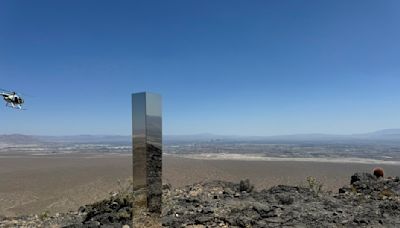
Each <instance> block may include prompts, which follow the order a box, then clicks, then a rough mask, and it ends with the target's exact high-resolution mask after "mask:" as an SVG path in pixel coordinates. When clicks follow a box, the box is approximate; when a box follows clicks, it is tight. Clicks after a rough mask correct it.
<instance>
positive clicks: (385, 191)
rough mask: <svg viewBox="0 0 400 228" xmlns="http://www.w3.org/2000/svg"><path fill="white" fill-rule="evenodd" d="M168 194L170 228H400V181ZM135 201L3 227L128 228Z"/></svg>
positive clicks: (226, 186) (205, 188) (365, 176)
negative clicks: (331, 188)
mask: <svg viewBox="0 0 400 228" xmlns="http://www.w3.org/2000/svg"><path fill="white" fill-rule="evenodd" d="M163 188H164V189H163V203H164V204H163V211H162V223H163V226H165V227H359V226H362V227H400V178H399V177H395V178H383V177H379V178H378V177H376V176H374V175H372V174H369V173H355V174H354V175H353V176H351V180H350V184H349V185H348V186H344V187H343V188H340V189H339V190H338V191H337V192H325V191H322V189H321V184H320V183H318V181H316V180H315V179H313V178H309V179H308V184H307V186H284V185H279V186H275V187H272V188H270V189H264V190H261V191H255V190H254V188H253V186H252V185H251V184H250V182H249V181H248V180H247V181H241V182H240V183H231V182H225V181H213V182H204V183H198V184H195V185H190V186H186V187H184V188H177V189H171V187H170V186H169V185H164V187H163ZM133 197H134V196H132V194H129V189H127V190H124V191H122V192H120V193H118V194H114V195H112V196H111V197H110V198H109V199H106V200H103V201H101V202H97V203H95V204H92V205H86V206H82V207H81V208H79V210H78V211H77V212H71V213H66V214H57V215H55V216H49V215H36V216H23V217H17V218H0V227H35V226H36V227H69V228H73V227H77V228H78V227H124V226H125V227H128V226H130V225H131V219H132V218H131V214H132V207H131V205H132V201H133ZM148 225H149V226H151V224H148ZM143 226H144V225H143Z"/></svg>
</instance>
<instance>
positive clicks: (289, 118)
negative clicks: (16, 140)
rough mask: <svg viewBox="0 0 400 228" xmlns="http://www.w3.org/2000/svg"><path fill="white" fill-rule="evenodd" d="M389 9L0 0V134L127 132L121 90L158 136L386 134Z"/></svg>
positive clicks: (396, 74) (398, 88) (399, 5)
mask: <svg viewBox="0 0 400 228" xmlns="http://www.w3.org/2000/svg"><path fill="white" fill-rule="evenodd" d="M399 12H400V2H399V1H389V0H388V1H368V0H359V1H355V0H354V1H300V0H299V1H289V0H287V1H235V0H226V1H225V0H218V1H213V0H212V1H211V0H209V1H207V0H205V1H187V0H182V1H175V0H171V1H94V0H92V1H90V0H85V1H40V0H37V1H15V0H4V1H0V79H1V81H0V88H4V89H9V90H17V91H21V92H23V93H25V94H28V95H29V97H26V108H27V109H28V110H26V111H16V110H12V109H6V108H5V107H1V106H0V134H5V133H23V134H41V135H71V134H130V132H131V119H130V118H131V104H130V99H131V97H130V94H131V93H132V92H141V91H152V92H157V93H160V94H162V96H163V106H164V107H163V114H164V119H163V121H164V123H163V126H164V133H165V134H195V133H206V132H208V133H215V134H235V135H276V134H297V133H317V132H318V133H334V134H351V133H359V132H368V131H374V130H378V129H384V128H400V26H399V25H400V14H399Z"/></svg>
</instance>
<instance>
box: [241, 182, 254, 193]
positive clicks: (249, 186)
mask: <svg viewBox="0 0 400 228" xmlns="http://www.w3.org/2000/svg"><path fill="white" fill-rule="evenodd" d="M239 190H240V191H241V192H243V191H244V192H252V191H253V190H254V185H252V184H250V180H249V179H246V180H241V181H240V184H239Z"/></svg>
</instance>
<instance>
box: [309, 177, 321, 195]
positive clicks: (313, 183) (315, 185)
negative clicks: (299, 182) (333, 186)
mask: <svg viewBox="0 0 400 228" xmlns="http://www.w3.org/2000/svg"><path fill="white" fill-rule="evenodd" d="M307 184H308V188H309V189H310V190H311V191H313V192H314V193H316V194H318V193H320V192H321V191H322V187H323V184H322V183H321V182H319V181H318V180H317V179H316V178H315V177H307Z"/></svg>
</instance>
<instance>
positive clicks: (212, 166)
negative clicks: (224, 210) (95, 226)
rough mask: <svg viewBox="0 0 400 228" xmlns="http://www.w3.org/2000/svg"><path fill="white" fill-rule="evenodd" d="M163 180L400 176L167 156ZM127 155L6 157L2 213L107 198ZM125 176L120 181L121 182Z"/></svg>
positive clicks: (0, 182)
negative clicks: (357, 175)
mask: <svg viewBox="0 0 400 228" xmlns="http://www.w3.org/2000/svg"><path fill="white" fill-rule="evenodd" d="M163 159H164V160H163V181H164V183H170V184H171V185H172V186H173V187H179V186H183V185H187V184H192V183H195V182H200V181H204V180H213V179H220V180H228V181H234V182H238V181H240V180H241V179H246V178H249V179H250V181H251V182H252V183H253V184H254V185H255V186H256V188H258V189H260V188H265V187H271V186H274V185H278V184H290V185H302V184H303V185H304V184H305V182H306V181H305V180H306V178H307V177H308V176H313V177H316V178H317V179H318V180H319V181H320V182H322V183H323V184H324V190H332V191H337V190H338V188H339V187H342V186H343V185H345V184H348V182H349V176H350V175H352V174H353V173H354V172H361V171H365V172H370V171H371V170H372V169H373V168H374V167H376V166H380V167H383V168H384V169H385V172H386V175H387V176H400V166H398V165H377V164H352V163H332V162H305V161H241V160H202V159H191V158H181V157H175V156H168V155H166V156H164V158H163ZM131 164H132V160H131V156H130V155H128V154H113V155H96V154H93V155H87V154H86V155H77V154H73V155H57V156H55V155H52V156H32V155H26V156H2V157H1V158H0V215H2V216H16V215H24V214H34V213H35V214H39V213H42V212H45V211H48V212H50V213H56V212H66V211H69V210H77V208H78V207H79V206H81V205H84V204H87V203H91V202H94V201H97V200H99V199H103V198H105V197H107V196H108V195H109V194H110V192H113V191H117V190H118V188H120V185H119V184H118V182H122V183H125V182H127V181H128V180H129V178H130V177H131V173H132V165H131ZM119 180H120V181H119Z"/></svg>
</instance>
